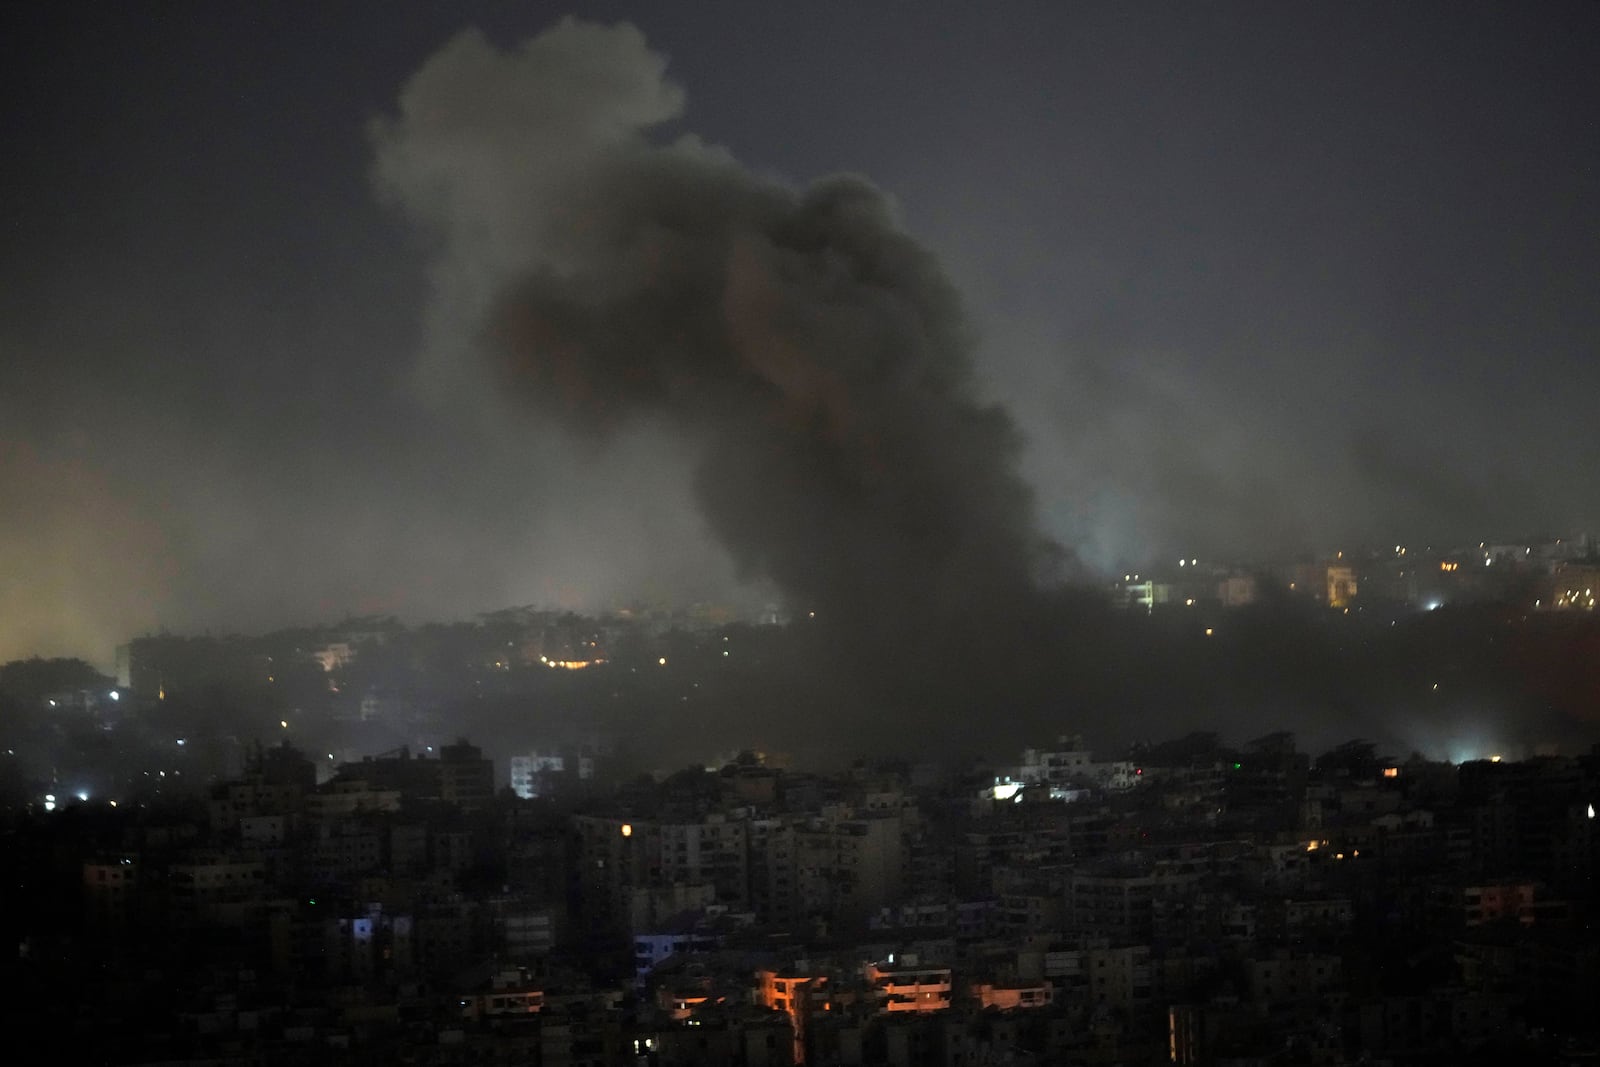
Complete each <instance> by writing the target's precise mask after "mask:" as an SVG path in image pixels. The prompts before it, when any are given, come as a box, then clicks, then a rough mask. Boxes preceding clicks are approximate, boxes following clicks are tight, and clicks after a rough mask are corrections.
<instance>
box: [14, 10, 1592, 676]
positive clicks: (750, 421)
mask: <svg viewBox="0 0 1600 1067" xmlns="http://www.w3.org/2000/svg"><path fill="white" fill-rule="evenodd" d="M1033 14H1034V15H1035V16H1036V17H1034V18H1031V19H1029V20H1018V21H1017V22H1016V23H1014V24H1013V23H1010V22H1008V21H1006V20H1000V19H995V18H993V17H992V16H990V15H988V14H987V13H984V12H979V11H975V10H968V9H963V8H955V9H952V10H951V11H948V12H945V13H943V16H938V15H935V14H933V13H929V14H928V15H927V16H926V17H912V16H910V15H907V14H906V13H904V12H898V11H890V10H888V9H884V10H881V11H869V12H851V13H848V14H846V13H842V12H840V13H834V14H832V15H831V16H829V17H827V18H811V17H807V16H804V15H802V14H801V13H799V12H791V13H771V12H768V13H761V14H757V13H755V12H752V11H748V10H746V9H744V8H742V7H740V6H738V5H713V6H712V7H709V8H697V9H696V11H695V12H694V13H693V14H690V13H688V12H668V11H665V10H661V9H657V8H644V9H628V8H620V7H619V8H612V7H610V6H605V5H602V6H600V7H598V8H595V9H593V10H592V11H591V13H590V17H591V18H593V20H594V21H589V22H571V21H566V22H564V21H561V19H562V16H563V15H564V12H563V11H562V10H560V9H557V8H550V7H545V6H542V5H537V4H533V5H515V6H505V5H498V4H482V5H465V6H464V7H462V8H453V9H451V10H450V11H449V12H445V11H443V10H441V9H434V8H426V7H421V6H412V7H404V6H402V7H396V6H393V5H360V4H354V5H340V6H339V7H337V8H336V9H331V10H327V11H322V10H312V9H294V8H289V7H284V8H274V9H272V10H270V11H264V12H258V13H255V14H254V15H252V17H251V18H250V19H248V20H240V19H238V18H237V17H235V16H234V15H232V14H230V13H229V12H227V11H224V10H222V9H219V8H209V7H201V6H195V7H189V8H175V9H171V10H168V11H165V12H163V13H162V14H160V15H157V14H153V13H151V12H148V11H140V10H137V9H131V8H121V7H116V8H107V9H104V10H98V9H95V8H92V7H78V8H72V9H69V10H55V9H50V8H44V7H38V8H32V9H26V10H23V9H18V10H12V11H9V12H8V13H7V14H6V15H5V16H4V19H5V23H6V32H5V33H4V34H3V36H4V38H5V41H6V43H5V44H4V45H0V48H3V49H4V57H3V59H4V63H3V65H4V68H5V70H6V72H7V73H6V74H5V75H4V77H5V79H6V81H5V84H6V87H7V91H6V93H5V96H4V99H5V105H4V113H3V122H4V127H3V128H4V131H5V139H6V143H7V144H8V145H12V146H15V147H14V150H13V151H12V153H11V158H10V160H9V161H8V163H7V165H6V167H5V170H4V194H5V195H4V200H5V204H6V210H7V219H8V222H7V235H6V240H5V241H4V251H3V252H0V281H3V286H0V290H3V295H0V500H3V501H4V521H3V522H0V553H3V555H4V558H5V559H6V561H7V563H6V571H5V580H4V582H3V583H0V618H3V620H4V622H3V625H0V659H4V658H12V657H18V656H25V655H29V654H34V653H38V654H46V655H51V654H57V655H83V656H86V657H88V658H90V659H92V660H95V661H96V662H99V663H101V664H102V665H109V659H110V656H111V650H112V648H113V647H114V646H115V645H116V644H117V643H119V642H121V641H124V640H126V639H127V637H129V636H131V635H133V634H135V633H140V632H149V631H153V630H155V629H157V628H161V627H165V628H170V629H175V630H203V629H210V630H215V631H219V632H220V631H227V630H246V631H259V630H262V629H266V628H270V627H274V626H282V625H287V624H289V623H294V622H300V621H305V620H309V619H336V618H339V617H342V616H344V615H346V614H360V615H372V614H397V615H400V616H402V617H404V618H407V619H412V620H421V619H427V618H453V617H467V616H471V615H473V614H475V613H478V612H482V611H488V610H493V609H496V608H500V607H504V606H507V605H512V604H526V603H539V604H548V605H556V606H570V607H574V608H582V609H587V610H602V609H604V608H606V607H608V606H611V605H613V604H615V603H620V602H627V601H660V602H676V603H686V602H689V601H694V600H720V601H728V602H736V603H740V604H744V605H749V606H751V607H752V608H757V609H758V608H759V607H761V606H764V605H766V604H768V603H786V604H787V606H788V607H789V608H790V609H791V610H792V611H808V610H814V609H820V610H822V611H824V612H825V613H827V614H828V615H830V616H832V615H836V614H839V613H843V614H845V615H846V616H848V617H849V619H850V623H849V624H850V625H852V626H861V627H883V626H888V625H891V624H890V623H886V622H884V621H883V620H884V619H885V618H890V617H891V616H887V615H883V614H878V615H863V614H862V611H861V609H863V607H864V606H865V605H868V604H874V605H883V604H890V605H893V606H894V610H895V614H894V615H893V616H892V618H894V619H895V620H897V621H903V620H904V619H906V618H913V619H914V618H919V617H924V616H926V615H928V614H929V613H930V612H931V613H933V614H934V615H938V614H939V613H940V612H942V611H947V610H948V608H947V607H946V608H940V607H938V605H939V604H940V603H944V604H945V605H947V606H948V605H949V604H955V603H961V604H963V605H965V606H966V607H967V608H969V609H974V610H975V613H976V617H979V618H981V617H984V616H985V612H984V610H983V608H982V605H983V604H984V603H995V604H998V603H1001V602H1003V601H1005V600H1007V599H1009V598H1012V597H1013V591H1015V590H1017V589H1020V588H1025V587H1029V586H1031V585H1032V584H1033V583H1034V582H1035V580H1036V579H1038V578H1040V577H1041V576H1043V575H1046V574H1049V575H1051V576H1053V577H1068V578H1070V577H1074V576H1077V577H1083V576H1092V577H1093V578H1094V579H1095V580H1096V581H1098V580H1099V578H1100V577H1102V576H1104V575H1107V574H1109V573H1110V571H1111V569H1112V568H1114V567H1117V566H1118V565H1119V564H1120V563H1121V562H1122V561H1130V562H1131V561H1139V560H1145V559H1149V558H1151V557H1158V558H1166V557H1170V556H1174V555H1178V554H1183V555H1195V556H1199V557H1205V558H1219V557H1223V558H1230V559H1244V558H1254V559H1262V558H1289V557H1293V556H1296V555H1299V554H1302V553H1309V552H1318V553H1324V552H1327V551H1329V550H1331V549H1333V548H1336V547H1339V546H1341V545H1351V544H1354V543H1357V542H1369V543H1379V542H1387V541H1389V540H1396V541H1406V542H1411V541H1413V540H1415V541H1419V542H1420V541H1436V542H1439V543H1440V544H1455V543H1462V544H1464V543H1468V542H1471V543H1476V542H1477V541H1479V540H1483V539H1485V538H1489V539H1491V540H1493V539H1496V538H1510V537H1516V536H1532V535H1534V534H1536V533H1541V532H1569V531H1571V532H1576V531H1582V530H1584V529H1588V528H1590V527H1592V526H1593V525H1594V524H1595V522H1596V520H1597V517H1600V516H1597V510H1600V509H1597V504H1596V500H1595V499H1594V489H1593V481H1592V479H1591V478H1589V477H1588V476H1587V465H1588V464H1587V457H1589V456H1591V455H1593V454H1594V453H1595V451H1596V449H1597V445H1600V442H1597V441H1596V438H1595V434H1596V432H1597V431H1596V430H1595V428H1594V426H1593V424H1592V421H1591V420H1588V419H1586V418H1584V417H1582V415H1581V412H1567V411H1565V410H1564V408H1563V406H1562V403H1563V400H1564V399H1565V398H1568V397H1583V396H1586V395H1589V394H1590V393H1592V392H1593V390H1594V387H1595V385H1596V384H1600V383H1597V382H1596V380H1595V376H1596V374H1597V373H1600V371H1597V369H1596V367H1597V365H1600V363H1597V361H1596V360H1594V359H1593V358H1592V356H1593V346H1594V338H1595V337H1596V336H1597V329H1596V327H1597V326H1600V323H1597V320H1596V314H1597V312H1596V305H1595V304H1594V302H1593V300H1592V293H1593V292H1594V291H1595V289H1596V283H1597V282H1600V276H1597V274H1600V248H1597V244H1596V242H1597V240H1600V237H1597V234H1600V226H1597V225H1596V222H1597V220H1596V219H1595V216H1594V212H1595V203H1596V202H1597V201H1596V199H1595V197H1594V196H1593V195H1591V194H1592V192H1593V189H1592V185H1593V176H1594V174H1595V172H1596V170H1595V164H1596V160H1595V152H1596V151H1597V148H1596V144H1597V141H1596V139H1595V138H1594V137H1593V136H1592V130H1591V129H1590V128H1589V125H1588V122H1589V120H1588V118H1587V116H1589V115H1592V114H1593V111H1594V105H1595V103H1596V101H1595V99H1594V97H1595V93H1596V89H1595V85H1594V82H1593V79H1592V77H1590V71H1591V63H1590V60H1591V59H1592V54H1591V52H1590V48H1589V46H1588V45H1586V44H1585V43H1584V42H1590V41H1592V40H1593V39H1594V31H1595V29H1596V26H1595V17H1596V16H1595V12H1594V9H1593V8H1592V7H1589V6H1585V5H1554V6H1550V7H1546V8H1543V9H1541V10H1540V11H1539V12H1537V13H1530V12H1518V11H1512V10H1508V9H1504V8H1499V7H1491V6H1487V5H1467V6H1465V7H1460V6H1456V5H1426V4H1424V5H1407V6H1406V7H1405V8H1404V9H1396V8H1393V7H1389V6H1379V5H1374V6H1370V7H1363V6H1356V7H1342V8H1340V9H1338V10H1327V11H1322V12H1314V13H1304V12H1301V13H1296V14H1294V15H1292V16H1291V15H1290V14H1289V13H1285V12H1276V11H1274V12H1263V11H1261V10H1260V9H1257V8H1247V7H1244V6H1239V7H1228V8H1223V9H1220V10H1218V11H1214V12H1211V13H1210V14H1209V15H1208V16H1207V17H1205V18H1201V17H1198V16H1197V15H1196V14H1195V13H1194V12H1192V11H1190V10H1189V9H1187V8H1185V7H1182V6H1176V5H1173V6H1160V5H1158V6H1151V7H1146V8H1140V9H1138V10H1134V11H1126V10H1114V9H1109V8H1107V9H1097V10H1076V11H1067V10H1062V11H1038V12H1034V13H1033ZM645 339H648V340H649V342H650V343H649V345H644V344H642V342H643V341H644V340H645ZM912 530H923V531H934V533H933V534H932V535H931V536H930V538H929V540H928V541H927V542H925V543H919V542H918V540H917V538H915V537H914V536H911V535H910V531H912ZM907 546H909V547H907ZM811 601H815V602H816V603H815V605H814V606H813V605H811V603H810V602H811ZM1046 610H1049V611H1052V612H1053V611H1054V610H1055V608H1054V607H1051V608H1049V609H1046ZM860 636H861V637H862V639H863V640H866V639H868V638H870V636H871V635H870V634H868V633H865V632H863V633H862V634H861V635H860ZM939 654H941V655H942V654H943V652H942V651H941V652H940V653H939ZM975 654H981V653H976V652H975Z"/></svg>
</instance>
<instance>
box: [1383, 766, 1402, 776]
mask: <svg viewBox="0 0 1600 1067" xmlns="http://www.w3.org/2000/svg"><path fill="white" fill-rule="evenodd" d="M1383 776H1384V777H1385V778H1398V777H1400V768H1399V767H1385V768H1384V769H1383Z"/></svg>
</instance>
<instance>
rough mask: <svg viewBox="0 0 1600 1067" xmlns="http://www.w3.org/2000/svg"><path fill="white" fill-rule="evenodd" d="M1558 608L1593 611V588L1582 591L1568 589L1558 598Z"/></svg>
mask: <svg viewBox="0 0 1600 1067" xmlns="http://www.w3.org/2000/svg"><path fill="white" fill-rule="evenodd" d="M1556 607H1558V608H1591V609H1592V608H1593V607H1594V589H1593V588H1592V587H1591V588H1589V589H1584V590H1581V591H1580V590H1577V589H1568V590H1566V591H1565V592H1563V593H1562V594H1561V595H1560V596H1558V597H1556Z"/></svg>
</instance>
